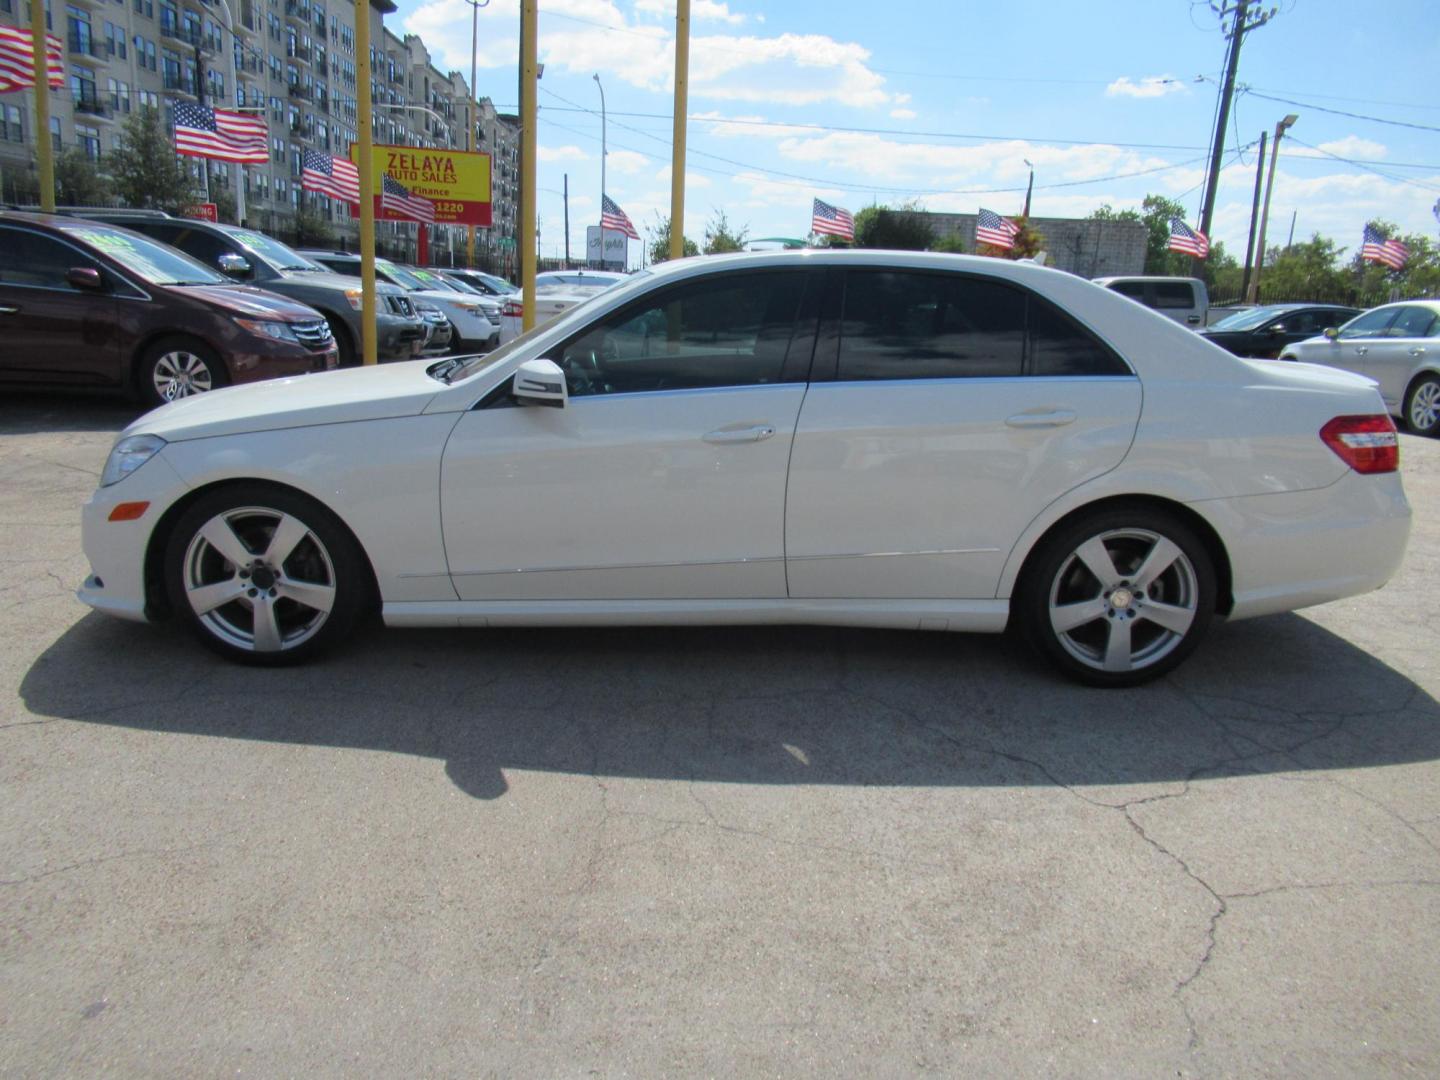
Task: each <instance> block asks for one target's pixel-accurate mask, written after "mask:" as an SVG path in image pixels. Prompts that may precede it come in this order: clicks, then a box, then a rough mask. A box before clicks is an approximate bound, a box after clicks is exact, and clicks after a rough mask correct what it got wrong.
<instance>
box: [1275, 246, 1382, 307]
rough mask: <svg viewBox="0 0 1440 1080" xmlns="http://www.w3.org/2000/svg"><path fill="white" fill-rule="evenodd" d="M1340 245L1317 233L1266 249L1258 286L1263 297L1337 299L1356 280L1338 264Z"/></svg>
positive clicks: (1343, 295) (1355, 286)
mask: <svg viewBox="0 0 1440 1080" xmlns="http://www.w3.org/2000/svg"><path fill="white" fill-rule="evenodd" d="M1343 252H1344V248H1341V247H1339V246H1338V245H1337V244H1336V243H1335V241H1333V240H1331V239H1330V238H1329V237H1328V236H1321V235H1320V234H1319V233H1316V234H1315V235H1313V236H1312V237H1311V238H1310V239H1309V240H1305V241H1302V242H1300V243H1298V244H1291V245H1289V246H1288V247H1285V248H1280V247H1273V248H1270V249H1269V251H1268V252H1266V258H1265V265H1264V267H1263V268H1262V270H1261V276H1260V286H1261V288H1262V289H1263V290H1264V296H1265V298H1266V299H1267V300H1330V301H1334V300H1340V299H1344V298H1346V297H1348V295H1349V293H1350V291H1351V290H1352V289H1355V288H1357V286H1358V285H1359V282H1357V281H1356V280H1355V275H1354V274H1353V273H1352V272H1350V271H1347V270H1346V269H1345V268H1344V267H1342V266H1341V264H1340V256H1341V254H1342V253H1343Z"/></svg>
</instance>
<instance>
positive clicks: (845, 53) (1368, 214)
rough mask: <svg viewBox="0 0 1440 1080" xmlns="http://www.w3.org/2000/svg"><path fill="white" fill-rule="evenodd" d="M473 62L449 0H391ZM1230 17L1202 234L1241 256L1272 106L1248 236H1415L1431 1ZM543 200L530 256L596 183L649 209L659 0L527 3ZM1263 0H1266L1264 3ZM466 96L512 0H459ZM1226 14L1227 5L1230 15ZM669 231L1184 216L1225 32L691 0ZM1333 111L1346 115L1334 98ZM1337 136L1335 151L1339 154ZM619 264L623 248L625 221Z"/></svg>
mask: <svg viewBox="0 0 1440 1080" xmlns="http://www.w3.org/2000/svg"><path fill="white" fill-rule="evenodd" d="M398 2H399V11H398V12H397V13H396V14H395V15H391V16H388V17H387V19H386V23H387V25H389V26H391V27H392V28H395V29H398V30H400V31H401V32H409V33H417V34H420V35H421V36H422V37H423V38H424V39H425V42H426V44H427V45H428V46H429V47H430V49H431V51H432V53H434V54H436V55H435V61H436V64H437V66H441V67H445V68H450V69H454V70H458V71H461V72H463V73H464V75H465V78H466V80H467V81H468V79H469V72H470V64H471V56H470V42H471V17H472V8H471V5H470V4H469V3H468V2H467V0H398ZM1276 2H1277V4H1278V6H1277V7H1276V9H1275V13H1274V15H1273V17H1272V18H1271V19H1270V21H1269V22H1268V23H1266V24H1265V25H1264V26H1261V27H1260V28H1258V29H1256V30H1254V31H1252V32H1251V33H1249V34H1247V35H1246V37H1245V39H1244V44H1243V47H1242V50H1241V55H1240V70H1239V77H1238V83H1239V85H1240V87H1241V92H1240V93H1239V94H1237V97H1236V103H1235V107H1234V109H1233V111H1232V118H1231V123H1230V125H1229V131H1228V133H1227V138H1226V153H1225V157H1224V162H1225V164H1224V169H1223V172H1222V174H1221V185H1220V189H1219V194H1218V197H1217V200H1216V207H1215V217H1214V225H1213V227H1212V229H1211V236H1212V239H1217V240H1220V241H1223V242H1224V244H1225V246H1226V248H1227V249H1228V250H1229V251H1231V252H1232V253H1235V254H1237V255H1238V256H1240V257H1241V258H1243V254H1244V248H1245V244H1246V239H1247V232H1248V229H1249V221H1250V207H1251V199H1252V195H1253V192H1254V184H1255V164H1256V153H1255V151H1256V147H1255V146H1254V144H1255V142H1256V141H1257V140H1258V139H1259V136H1260V132H1261V131H1262V130H1269V131H1271V132H1273V130H1274V126H1275V124H1276V122H1277V121H1278V120H1280V119H1281V117H1283V116H1285V115H1286V114H1287V113H1295V114H1297V115H1298V116H1299V119H1298V120H1297V122H1296V123H1295V125H1294V127H1293V128H1292V129H1291V130H1290V132H1289V133H1288V134H1287V136H1286V138H1285V141H1284V142H1283V144H1282V147H1281V152H1280V161H1279V166H1278V169H1277V170H1276V175H1275V187H1274V195H1273V200H1272V203H1271V210H1270V227H1269V239H1270V241H1271V243H1272V244H1273V243H1275V242H1284V241H1285V240H1286V238H1287V237H1288V235H1289V232H1290V228H1291V221H1292V215H1293V217H1294V228H1295V237H1296V239H1308V238H1309V237H1310V236H1311V235H1312V234H1314V233H1316V232H1319V233H1323V234H1325V235H1327V236H1329V237H1331V238H1333V239H1335V240H1336V241H1337V242H1338V243H1340V244H1341V245H1342V246H1345V247H1347V248H1348V249H1350V250H1351V251H1353V250H1354V249H1355V248H1356V247H1358V245H1359V243H1360V233H1361V229H1362V228H1363V226H1364V224H1365V222H1366V221H1367V220H1369V219H1371V218H1383V219H1386V220H1389V221H1393V222H1395V223H1397V224H1398V225H1399V226H1400V228H1401V230H1402V231H1405V232H1416V233H1423V234H1425V235H1428V236H1431V237H1435V236H1436V235H1437V233H1440V222H1437V218H1436V215H1435V213H1434V212H1433V208H1434V207H1435V206H1436V205H1437V200H1440V98H1437V97H1436V96H1435V94H1434V93H1433V88H1434V72H1435V71H1437V70H1440V20H1436V19H1435V18H1434V17H1433V11H1431V10H1427V8H1428V6H1429V5H1428V4H1427V3H1426V2H1425V0H1375V2H1373V3H1370V4H1357V3H1355V0H1276ZM539 10H540V31H539V40H538V48H539V53H540V60H541V62H542V63H543V64H544V65H545V67H544V75H543V78H542V79H541V81H540V93H539V102H540V137H539V142H538V153H539V179H538V182H539V188H540V197H539V215H540V226H539V227H540V244H541V252H542V254H543V255H545V256H547V257H548V256H553V255H558V254H563V250H564V229H563V226H562V221H563V195H562V188H563V185H564V183H565V177H566V176H568V180H569V190H570V200H569V204H570V242H571V251H572V254H574V255H575V256H576V257H583V252H584V237H585V232H584V230H585V226H586V225H587V224H597V223H598V220H599V203H600V158H601V154H600V146H601V119H600V115H599V114H600V87H598V86H597V85H596V81H595V79H594V76H596V75H598V76H599V78H600V84H601V85H602V86H603V88H604V94H605V104H606V106H607V111H608V125H607V127H608V131H607V135H608V148H609V152H608V154H607V155H606V161H607V170H606V171H607V175H606V185H605V186H606V193H607V194H608V195H609V196H610V197H611V198H612V199H614V200H615V201H616V202H617V203H619V204H620V206H621V207H622V208H623V209H624V210H625V211H626V213H628V214H629V216H630V218H631V220H632V221H633V222H634V223H635V225H636V226H637V228H638V229H639V231H640V232H641V234H642V235H645V234H646V232H647V228H653V226H654V224H655V221H656V215H657V213H658V214H661V215H667V214H668V213H669V206H670V137H671V116H672V110H673V104H674V99H673V64H674V48H675V44H674V30H675V4H674V0H539ZM1263 10H1270V9H1269V7H1268V6H1267V7H1266V8H1264V9H1263ZM477 18H478V32H479V47H478V49H477V63H478V76H477V79H476V82H477V86H478V91H479V93H480V95H481V96H488V97H490V98H491V99H492V100H493V101H494V102H495V104H496V106H497V107H499V108H500V109H501V110H502V111H512V110H513V111H518V110H517V109H516V106H517V91H516V86H517V82H518V80H517V67H516V65H517V56H518V48H519V45H518V38H519V33H518V31H519V21H520V17H519V0H490V3H489V5H488V6H487V7H484V8H481V9H480V10H479V12H478V16H477ZM1226 22H1227V24H1228V20H1226ZM691 23H692V25H691V41H690V87H689V92H690V100H689V108H688V113H689V116H690V121H689V125H688V135H687V140H688V153H687V158H686V193H685V233H686V235H687V236H689V237H691V238H693V239H695V240H696V241H701V240H702V238H703V235H704V231H705V225H706V223H707V221H709V220H711V219H712V218H713V217H714V216H715V215H716V214H717V212H720V211H723V212H724V213H725V214H726V215H727V217H728V219H729V222H730V224H731V226H732V228H737V229H738V228H745V229H748V231H749V235H750V237H752V238H759V237H771V236H787V237H798V236H804V235H805V234H806V233H807V232H808V231H809V224H810V209H811V200H812V199H813V198H817V197H818V198H821V199H824V200H826V201H827V202H831V203H834V204H836V205H839V206H843V207H846V208H848V209H850V210H851V211H858V210H860V209H861V208H863V207H865V206H868V205H871V204H872V203H874V204H879V205H886V204H888V205H897V204H899V203H901V202H905V201H909V200H916V201H918V202H919V203H920V204H921V205H923V206H924V207H925V208H927V209H931V210H943V211H959V212H971V213H973V212H974V211H975V210H976V209H978V208H980V207H985V208H987V209H991V210H995V211H997V212H999V213H1002V214H1013V213H1016V212H1018V211H1019V210H1020V208H1021V206H1022V204H1023V201H1024V187H1025V184H1026V180H1027V177H1028V174H1029V167H1028V166H1027V165H1026V164H1025V162H1026V160H1027V159H1028V160H1029V161H1030V162H1032V163H1033V165H1034V170H1035V194H1034V199H1033V204H1032V213H1033V215H1034V216H1036V217H1083V216H1085V215H1086V214H1088V213H1089V212H1091V211H1092V210H1094V209H1095V208H1097V207H1099V206H1100V205H1102V204H1106V203H1108V204H1110V205H1111V206H1113V207H1116V208H1117V209H1118V208H1123V207H1137V208H1138V206H1139V204H1140V201H1141V200H1142V199H1143V198H1144V196H1145V195H1146V194H1147V193H1152V192H1153V193H1158V194H1163V195H1165V196H1167V197H1170V198H1173V199H1177V200H1179V201H1180V202H1181V203H1182V204H1184V205H1185V206H1186V207H1187V208H1189V210H1190V223H1191V224H1192V225H1198V223H1199V219H1200V202H1201V198H1202V194H1203V183H1204V174H1205V164H1206V160H1207V157H1208V154H1209V147H1210V143H1211V140H1212V139H1213V137H1214V118H1215V110H1216V102H1217V98H1218V84H1219V82H1220V79H1221V76H1222V71H1223V67H1224V55H1225V47H1226V42H1225V39H1224V37H1223V35H1222V32H1221V20H1220V18H1219V17H1218V16H1217V14H1216V12H1215V10H1214V8H1212V7H1211V5H1210V4H1209V3H1208V2H1191V0H1111V2H1110V3H1107V4H1103V5H1101V4H1082V3H1078V2H1074V0H1048V2H1047V0H1009V2H1007V3H1003V4H1001V3H990V4H977V3H971V2H969V0H890V2H889V3H881V2H877V0H867V2H864V3H862V2H859V0H692V3H691ZM1345 114H1351V115H1345ZM1342 159H1344V160H1342ZM630 249H631V264H632V265H638V264H639V261H640V258H641V251H640V249H641V245H639V244H636V243H633V242H632V243H631V245H630Z"/></svg>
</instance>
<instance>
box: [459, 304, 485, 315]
mask: <svg viewBox="0 0 1440 1080" xmlns="http://www.w3.org/2000/svg"><path fill="white" fill-rule="evenodd" d="M455 306H456V307H457V308H459V309H460V310H461V311H465V312H468V313H470V314H471V315H484V314H485V305H484V304H471V303H467V302H465V301H464V300H457V301H455Z"/></svg>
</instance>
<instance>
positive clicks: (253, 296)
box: [172, 285, 320, 322]
mask: <svg viewBox="0 0 1440 1080" xmlns="http://www.w3.org/2000/svg"><path fill="white" fill-rule="evenodd" d="M172 288H173V289H174V290H175V291H176V292H178V293H179V294H180V295H182V296H188V297H192V298H194V299H196V300H201V301H204V302H205V303H207V304H209V305H210V306H211V307H217V308H221V309H223V310H225V311H228V312H231V313H233V314H235V315H248V316H250V317H251V318H255V319H278V320H280V321H282V322H314V321H315V320H316V319H318V318H320V313H319V312H318V311H316V310H315V309H314V308H311V307H306V306H305V305H304V304H300V303H297V302H296V301H294V300H291V299H289V298H288V297H284V296H280V295H278V294H276V293H272V292H266V291H265V290H264V289H257V288H255V287H253V286H251V285H176V286H172Z"/></svg>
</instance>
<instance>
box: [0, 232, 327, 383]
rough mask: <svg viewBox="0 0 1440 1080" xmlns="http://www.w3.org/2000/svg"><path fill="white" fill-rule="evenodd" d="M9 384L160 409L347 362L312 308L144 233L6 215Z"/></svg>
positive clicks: (2, 280)
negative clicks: (108, 396) (95, 391)
mask: <svg viewBox="0 0 1440 1080" xmlns="http://www.w3.org/2000/svg"><path fill="white" fill-rule="evenodd" d="M0 342H3V343H4V344H3V347H0V380H3V381H4V382H7V383H12V384H13V383H29V384H36V385H45V386H51V387H77V388H79V387H93V388H113V389H119V390H124V391H128V392H131V393H134V394H135V395H136V396H138V397H139V398H141V399H142V400H144V401H145V402H147V403H149V404H163V403H164V402H166V401H170V400H173V399H174V398H178V397H187V396H189V395H190V394H197V393H202V392H203V391H206V390H210V389H212V388H214V387H219V386H225V385H226V384H228V383H240V382H255V381H257V380H259V379H272V378H275V377H277V376H281V375H298V374H302V373H304V372H309V371H324V370H326V369H328V368H333V367H335V366H336V365H337V363H338V357H339V354H338V352H337V351H336V348H335V341H334V339H333V338H332V337H331V334H330V327H329V325H328V324H327V323H326V322H325V319H324V318H323V317H322V316H321V315H320V314H319V313H318V312H317V311H315V310H314V309H313V308H309V307H306V306H305V305H304V304H299V303H296V302H295V301H293V300H288V299H286V298H285V297H283V296H277V295H275V294H274V293H269V292H265V291H264V290H262V289H256V288H252V287H250V286H247V285H236V284H234V283H232V282H231V281H229V280H228V279H227V278H225V277H224V276H222V275H221V274H219V273H216V272H215V271H214V270H211V269H210V268H209V267H207V266H205V265H204V264H203V263H199V262H197V261H196V260H194V259H192V258H190V256H188V255H186V254H184V253H182V252H180V251H176V250H175V249H174V248H172V247H168V246H166V245H164V244H160V243H157V242H156V241H154V240H151V239H149V238H147V237H144V236H141V235H140V234H139V233H135V232H131V231H130V230H129V229H122V228H119V227H117V226H114V225H103V224H100V223H98V222H94V221H86V220H83V219H78V218H70V217H54V216H50V215H46V214H32V213H19V212H13V211H3V212H0Z"/></svg>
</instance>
